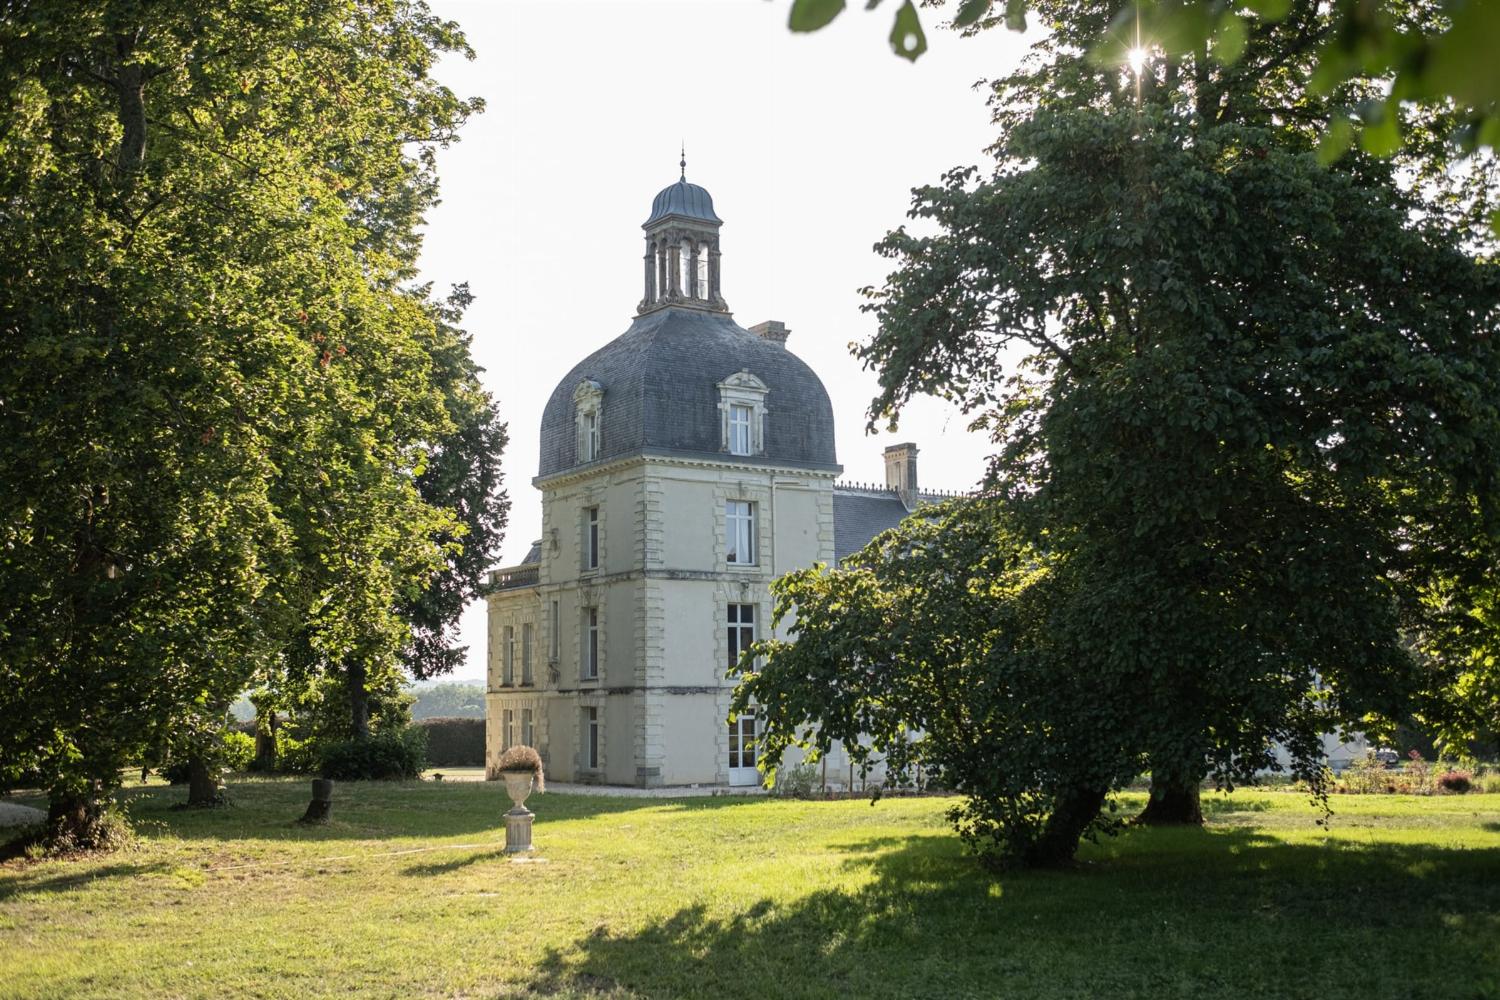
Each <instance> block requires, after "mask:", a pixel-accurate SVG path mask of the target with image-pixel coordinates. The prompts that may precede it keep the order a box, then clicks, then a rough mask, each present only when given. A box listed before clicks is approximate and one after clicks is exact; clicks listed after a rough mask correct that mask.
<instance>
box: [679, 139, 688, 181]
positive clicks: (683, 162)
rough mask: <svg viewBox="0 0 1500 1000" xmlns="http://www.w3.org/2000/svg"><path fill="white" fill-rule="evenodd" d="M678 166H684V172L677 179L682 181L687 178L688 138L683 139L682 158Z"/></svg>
mask: <svg viewBox="0 0 1500 1000" xmlns="http://www.w3.org/2000/svg"><path fill="white" fill-rule="evenodd" d="M677 166H679V167H681V168H682V174H681V175H680V176H679V177H678V178H677V179H678V180H680V181H685V180H687V140H683V143H682V159H680V160H678V161H677Z"/></svg>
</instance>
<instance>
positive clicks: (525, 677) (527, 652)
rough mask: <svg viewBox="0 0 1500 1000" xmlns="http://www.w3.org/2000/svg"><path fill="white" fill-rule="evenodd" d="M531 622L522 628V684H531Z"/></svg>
mask: <svg viewBox="0 0 1500 1000" xmlns="http://www.w3.org/2000/svg"><path fill="white" fill-rule="evenodd" d="M533 631H534V630H533V629H532V626H531V622H526V623H524V624H522V626H521V683H522V684H530V683H531V633H532V632H533Z"/></svg>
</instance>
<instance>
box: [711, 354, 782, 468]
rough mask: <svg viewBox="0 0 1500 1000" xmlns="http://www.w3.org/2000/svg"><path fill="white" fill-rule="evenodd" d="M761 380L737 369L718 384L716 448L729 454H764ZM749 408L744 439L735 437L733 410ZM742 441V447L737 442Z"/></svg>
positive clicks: (763, 411)
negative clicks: (717, 435) (747, 424)
mask: <svg viewBox="0 0 1500 1000" xmlns="http://www.w3.org/2000/svg"><path fill="white" fill-rule="evenodd" d="M769 391H770V389H769V388H768V387H767V386H766V384H765V383H764V382H762V381H761V380H760V379H758V378H756V377H755V376H754V375H752V374H750V372H749V370H748V369H746V370H741V371H738V372H735V373H734V374H733V375H730V376H729V377H728V378H726V379H724V381H722V382H720V383H719V450H720V451H723V452H727V453H728V454H731V455H743V456H752V455H764V454H765V453H766V433H765V429H766V393H768V392H769ZM739 407H749V410H750V426H749V428H748V441H746V442H739V441H736V438H735V426H734V425H735V423H736V420H735V417H736V409H737V408H739ZM742 443H743V444H745V448H746V450H741V449H740V445H741V444H742Z"/></svg>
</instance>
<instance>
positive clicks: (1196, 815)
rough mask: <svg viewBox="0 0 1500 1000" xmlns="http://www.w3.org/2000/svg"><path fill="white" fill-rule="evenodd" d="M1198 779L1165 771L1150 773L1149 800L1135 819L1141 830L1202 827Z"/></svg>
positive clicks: (1195, 776)
mask: <svg viewBox="0 0 1500 1000" xmlns="http://www.w3.org/2000/svg"><path fill="white" fill-rule="evenodd" d="M1201 783H1202V776H1201V775H1197V774H1192V775H1185V774H1180V773H1177V772H1173V771H1168V770H1161V771H1157V770H1153V771H1152V772H1151V798H1150V799H1149V800H1148V801H1147V802H1146V808H1145V809H1143V810H1141V814H1140V815H1139V816H1137V817H1136V818H1135V821H1136V823H1137V824H1139V825H1141V826H1202V825H1203V807H1202V804H1201V802H1200V801H1199V794H1198V786H1199V785H1200V784H1201Z"/></svg>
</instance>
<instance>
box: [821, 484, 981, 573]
mask: <svg viewBox="0 0 1500 1000" xmlns="http://www.w3.org/2000/svg"><path fill="white" fill-rule="evenodd" d="M957 495H958V494H955V493H944V492H936V493H933V492H927V491H925V490H924V491H921V492H919V493H918V494H917V495H916V497H915V498H914V499H915V501H916V504H917V508H916V509H917V510H918V511H920V510H921V505H922V504H927V503H940V502H942V501H943V500H946V499H948V498H950V497H953V496H957ZM912 513H913V512H912V511H909V510H907V509H906V504H905V503H903V502H902V500H901V495H900V494H899V493H897V492H896V491H895V490H894V489H880V488H879V487H866V486H850V485H846V484H844V483H836V484H834V487H833V561H834V562H835V563H841V562H843V561H844V559H845V558H847V557H848V556H852V555H854V553H856V552H858V551H859V550H860V549H862V548H864V547H865V546H866V545H868V544H870V540H871V539H872V538H874V537H875V536H876V535H878V534H880V533H881V532H882V531H889V530H890V529H891V528H894V527H895V526H896V525H898V524H900V523H901V522H902V521H904V520H906V519H907V518H908V517H911V516H912Z"/></svg>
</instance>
